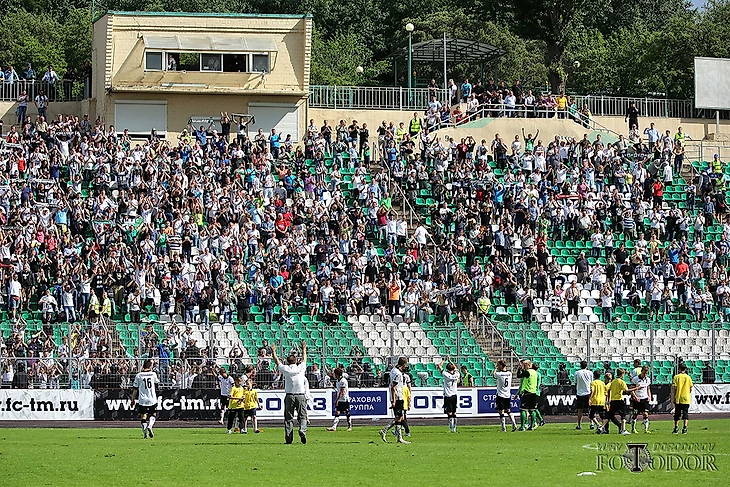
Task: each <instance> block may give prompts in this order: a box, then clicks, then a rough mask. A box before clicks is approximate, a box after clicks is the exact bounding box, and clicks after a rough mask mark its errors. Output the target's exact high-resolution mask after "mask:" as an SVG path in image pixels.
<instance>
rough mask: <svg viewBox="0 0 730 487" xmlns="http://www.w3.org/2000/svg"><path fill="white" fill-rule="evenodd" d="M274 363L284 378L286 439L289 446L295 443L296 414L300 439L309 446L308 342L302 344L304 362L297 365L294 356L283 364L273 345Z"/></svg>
mask: <svg viewBox="0 0 730 487" xmlns="http://www.w3.org/2000/svg"><path fill="white" fill-rule="evenodd" d="M271 354H272V356H273V358H274V363H275V364H276V366H277V367H278V368H279V372H280V373H281V375H282V377H283V378H284V393H285V396H284V438H285V440H286V443H287V444H288V445H289V444H291V443H292V442H293V441H294V413H295V412H296V414H297V419H298V421H299V438H300V439H301V440H302V443H303V444H305V445H306V444H307V398H306V393H307V385H306V382H305V380H304V373H305V371H306V370H307V342H302V361H301V362H299V363H297V357H296V355H294V354H291V355H289V356H288V357H287V358H286V364H283V363H281V361H280V360H279V357H278V356H277V355H276V347H275V346H274V345H271Z"/></svg>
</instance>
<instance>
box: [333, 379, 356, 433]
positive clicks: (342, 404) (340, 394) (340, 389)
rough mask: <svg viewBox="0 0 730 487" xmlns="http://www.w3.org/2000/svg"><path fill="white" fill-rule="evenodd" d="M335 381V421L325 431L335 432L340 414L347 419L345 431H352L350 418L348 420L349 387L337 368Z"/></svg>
mask: <svg viewBox="0 0 730 487" xmlns="http://www.w3.org/2000/svg"><path fill="white" fill-rule="evenodd" d="M333 373H334V375H335V379H336V380H337V384H336V385H335V388H336V389H337V399H335V403H336V404H337V407H336V408H335V419H334V422H333V423H332V427H331V428H327V431H337V425H338V424H340V414H342V413H344V414H345V418H347V431H352V418H350V385H349V384H348V383H347V379H346V378H345V377H344V376H343V374H342V369H340V368H339V367H338V368H336V369H335V370H334V372H333Z"/></svg>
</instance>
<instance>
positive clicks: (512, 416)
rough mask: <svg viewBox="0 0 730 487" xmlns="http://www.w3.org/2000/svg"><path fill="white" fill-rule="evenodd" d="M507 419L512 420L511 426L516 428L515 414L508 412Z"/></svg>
mask: <svg viewBox="0 0 730 487" xmlns="http://www.w3.org/2000/svg"><path fill="white" fill-rule="evenodd" d="M509 419H510V421H512V427H513V428H516V427H517V421H515V415H514V414H513V413H512V412H510V413H509Z"/></svg>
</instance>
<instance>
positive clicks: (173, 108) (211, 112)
mask: <svg viewBox="0 0 730 487" xmlns="http://www.w3.org/2000/svg"><path fill="white" fill-rule="evenodd" d="M117 100H164V101H167V134H168V135H167V138H168V139H169V138H175V137H177V135H178V134H179V133H180V132H181V131H182V129H184V128H185V127H187V125H188V121H189V120H190V117H191V116H196V117H201V116H202V117H207V116H211V117H214V118H215V119H216V120H217V119H218V117H219V116H220V112H228V113H229V114H231V113H248V111H249V109H248V104H249V103H250V102H259V103H291V104H298V105H299V127H300V133H301V130H302V129H303V127H305V126H306V125H305V124H306V119H305V116H306V110H305V103H304V100H303V99H302V98H300V97H298V96H281V95H278V96H262V95H250V96H240V95H198V96H191V95H186V94H175V93H165V94H159V93H112V94H110V95H108V96H106V97H105V101H106V103H105V105H104V108H103V111H101V109H100V108H99V107H98V106H97V113H98V115H101V116H102V118H103V120H104V122H105V123H106V124H107V125H109V124H114V103H115V102H116V101H117ZM262 128H264V131H265V132H267V133H268V131H269V130H270V128H271V127H262ZM116 129H117V130H118V131H122V130H123V129H124V127H116ZM231 132H233V133H235V128H234V127H231Z"/></svg>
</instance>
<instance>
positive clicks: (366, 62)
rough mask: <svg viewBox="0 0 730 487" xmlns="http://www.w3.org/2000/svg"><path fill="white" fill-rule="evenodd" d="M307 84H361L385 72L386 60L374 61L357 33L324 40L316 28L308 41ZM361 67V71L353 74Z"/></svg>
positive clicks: (387, 66) (338, 35)
mask: <svg viewBox="0 0 730 487" xmlns="http://www.w3.org/2000/svg"><path fill="white" fill-rule="evenodd" d="M312 58H313V62H312V70H311V80H310V82H311V84H314V85H339V86H346V85H361V84H365V83H366V81H367V80H368V79H373V78H377V77H378V76H380V75H381V74H383V73H384V72H386V71H387V70H388V69H389V67H390V63H389V62H388V61H375V60H374V59H373V52H372V51H371V50H370V49H369V48H368V46H367V43H366V42H365V39H363V37H362V34H361V33H360V32H357V31H354V30H353V31H350V32H347V33H340V34H336V35H335V36H334V37H333V38H331V39H325V38H324V35H323V34H322V32H321V31H320V30H319V29H315V30H314V39H313V41H312ZM358 66H362V67H363V69H364V72H363V73H362V74H360V73H358V72H357V67H358Z"/></svg>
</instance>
